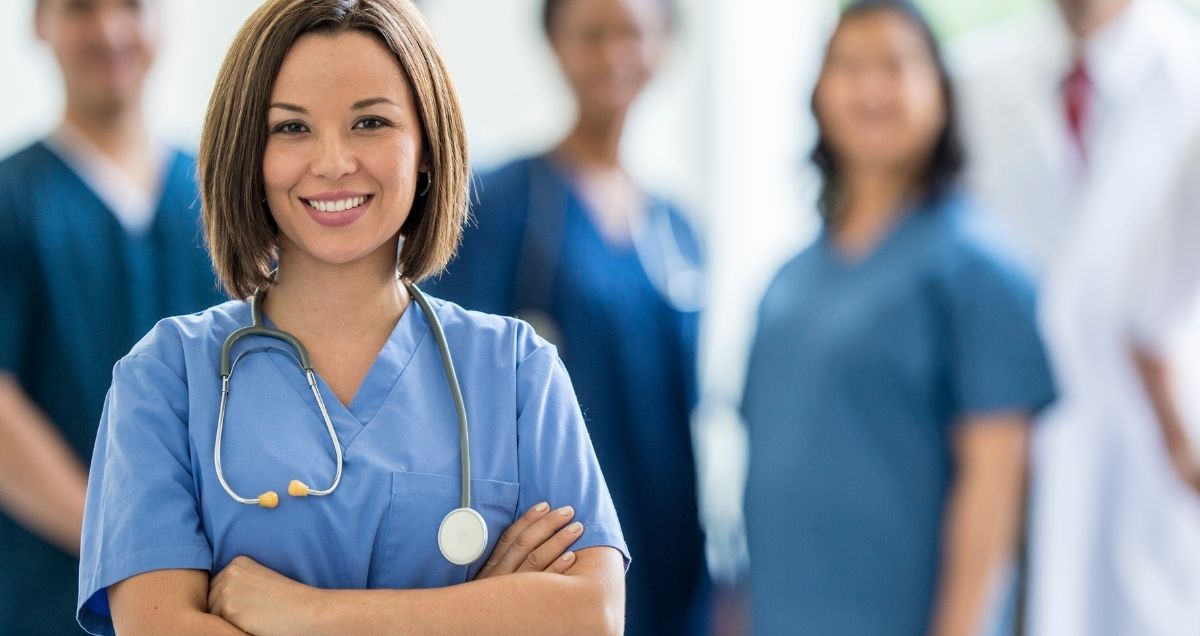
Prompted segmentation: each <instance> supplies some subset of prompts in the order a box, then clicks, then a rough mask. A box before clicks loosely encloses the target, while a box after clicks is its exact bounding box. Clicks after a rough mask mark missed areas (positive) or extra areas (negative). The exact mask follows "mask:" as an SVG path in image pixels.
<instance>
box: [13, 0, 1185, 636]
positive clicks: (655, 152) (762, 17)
mask: <svg viewBox="0 0 1200 636" xmlns="http://www.w3.org/2000/svg"><path fill="white" fill-rule="evenodd" d="M1174 3H1175V4H1176V5H1178V6H1179V7H1181V8H1182V9H1183V10H1184V11H1187V12H1189V13H1193V14H1195V13H1197V12H1200V0H1174ZM161 4H162V7H163V10H164V12H165V15H166V20H165V33H166V37H165V39H164V41H163V46H162V49H161V52H160V54H159V58H158V62H157V63H156V65H155V67H154V69H153V71H152V75H151V79H150V83H149V86H148V90H147V94H146V99H147V104H148V109H147V112H148V115H149V118H150V120H151V123H152V125H153V127H154V129H155V131H156V132H157V133H159V134H160V135H161V136H162V137H163V138H164V139H166V140H168V141H170V142H172V143H174V144H177V145H179V146H181V147H182V148H184V149H187V150H190V151H194V150H195V148H196V145H197V143H198V135H199V130H200V126H201V123H202V119H203V116H204V111H205V106H206V102H207V99H208V94H209V91H210V89H211V86H212V83H213V80H214V78H215V76H216V73H217V70H218V67H219V65H220V63H221V60H222V57H223V55H224V52H225V50H226V48H227V47H228V45H229V43H230V41H231V40H232V38H233V35H234V33H235V31H236V29H237V28H238V27H239V26H240V25H241V23H242V22H243V20H244V19H245V17H246V16H247V15H248V14H249V13H250V12H251V10H252V9H253V8H254V7H255V6H256V3H254V2H250V1H248V0H205V1H204V2H196V1H193V0H162V2H161ZM420 4H421V5H422V8H423V9H424V10H425V11H426V13H427V15H428V18H429V20H430V22H431V24H432V26H433V28H434V30H435V32H436V33H437V35H438V37H439V39H440V42H441V45H442V48H443V52H444V53H445V55H446V57H447V59H448V62H449V65H450V67H451V69H452V71H453V74H454V78H455V81H456V84H457V87H458V89H459V91H460V93H459V95H460V97H461V99H462V102H463V106H464V108H465V114H466V121H467V125H468V131H469V138H470V144H471V153H472V158H473V162H474V163H475V166H476V168H477V169H479V170H481V171H484V170H487V169H489V168H492V167H495V166H498V165H501V164H503V163H505V162H506V161H508V160H511V159H513V158H515V157H519V156H524V155H528V154H531V153H535V152H541V151H543V150H545V149H546V148H548V147H550V146H552V145H553V144H554V143H555V142H556V141H557V140H559V139H560V138H561V137H562V136H563V135H564V134H565V133H566V132H567V131H568V129H569V128H570V127H571V124H572V122H573V118H574V105H573V101H572V99H571V96H570V94H569V92H568V90H567V87H566V85H565V84H564V82H563V79H562V76H561V74H560V72H559V69H558V66H557V65H556V64H555V61H554V58H553V56H552V53H551V50H550V47H549V45H548V44H547V42H546V38H545V37H544V36H543V34H542V31H541V24H540V11H541V2H540V0H423V1H422V2H420ZM677 4H678V6H679V8H680V11H681V22H680V25H679V30H678V34H677V37H676V38H675V41H674V42H673V44H672V45H671V48H670V50H669V53H668V56H667V59H666V61H665V63H664V65H663V67H662V69H661V71H660V72H659V73H658V75H657V76H656V78H655V79H654V80H653V82H652V83H651V85H650V86H649V87H648V89H647V90H646V91H645V93H644V94H643V96H642V97H641V98H640V99H639V100H638V102H637V104H636V107H635V109H634V111H633V114H632V117H631V120H630V122H629V128H628V132H627V135H626V137H625V140H624V143H623V146H622V157H623V159H624V161H625V165H626V166H627V167H628V168H629V169H630V170H631V171H632V172H633V174H634V175H636V178H637V180H638V181H639V182H641V183H645V184H651V185H652V187H653V188H654V189H655V190H656V191H658V192H661V193H664V194H666V195H668V196H669V197H671V198H672V199H673V200H674V201H675V202H677V203H678V204H679V207H680V209H681V210H682V211H683V213H684V214H685V215H686V216H687V217H688V219H689V220H690V221H691V222H692V223H693V225H694V226H695V228H696V230H697V232H698V234H699V236H700V237H701V240H702V243H703V246H704V249H705V252H706V254H707V262H708V267H709V272H710V273H709V275H710V279H709V280H710V287H709V291H710V297H711V299H712V302H711V304H710V306H709V307H708V309H707V310H706V311H705V313H704V314H703V317H702V320H701V339H700V349H699V351H700V365H699V368H700V388H701V391H700V396H701V397H700V401H699V405H698V407H697V408H696V411H695V414H694V417H693V429H694V433H695V436H694V440H695V441H694V444H695V448H696V455H697V464H698V466H697V472H698V475H699V483H700V486H699V491H700V507H701V519H702V522H703V526H704V528H705V530H706V532H707V540H708V545H707V548H706V553H707V557H708V568H709V571H710V573H711V574H712V576H713V579H714V581H716V583H717V585H718V587H719V588H721V589H723V590H733V592H730V594H731V596H730V598H729V599H726V600H727V601H728V606H725V605H722V606H721V608H720V609H719V611H718V612H717V616H716V618H714V619H713V620H714V621H715V622H716V623H717V624H718V625H720V626H719V627H718V628H715V631H716V632H722V631H724V633H742V632H743V631H744V629H745V627H744V618H745V614H746V611H747V610H746V609H745V607H744V605H740V603H744V601H740V600H738V593H737V592H736V590H738V589H740V584H741V582H742V581H743V579H744V573H745V572H746V570H747V568H748V567H750V564H749V562H748V556H747V548H746V542H745V531H744V525H743V521H742V510H743V503H742V493H743V490H744V487H745V475H746V470H747V468H746V465H747V449H748V442H747V438H746V434H745V430H744V428H743V425H742V421H741V418H740V416H739V414H738V405H739V402H740V400H741V394H742V387H743V383H744V381H745V374H746V364H747V359H748V356H749V351H750V347H751V341H752V338H753V335H754V329H755V325H756V320H757V314H758V307H759V303H760V300H761V298H762V296H763V293H764V291H765V289H766V286H767V284H768V283H769V281H770V280H771V278H772V276H773V275H774V274H775V272H776V271H777V270H778V269H779V267H780V266H781V265H782V264H783V263H784V262H785V261H786V260H788V259H789V258H791V257H792V256H794V255H795V254H796V253H797V252H798V251H800V250H801V249H802V248H803V247H804V246H806V245H808V244H809V243H810V242H811V241H812V240H813V238H814V236H816V235H817V232H818V230H819V228H820V218H819V215H818V213H817V198H818V194H819V191H820V185H821V181H820V176H819V174H818V173H817V171H816V170H815V168H814V167H813V166H812V165H811V164H810V162H809V161H808V155H809V153H810V151H811V149H812V147H813V145H814V143H815V142H816V138H817V129H816V123H815V121H814V119H813V116H812V113H811V108H810V100H811V94H812V90H813V86H814V83H815V81H816V78H817V75H818V72H819V71H820V66H821V61H822V56H823V54H824V52H825V47H826V44H827V42H828V38H829V36H830V33H831V32H832V30H833V28H834V26H835V25H836V23H837V19H838V15H839V9H840V6H839V4H838V3H837V2H834V1H832V0H829V1H825V0H754V1H750V2H747V1H744V0H679V2H678V3H677ZM917 4H918V5H919V6H920V7H921V9H923V10H924V11H925V12H926V15H927V17H928V18H929V19H930V21H931V22H932V24H933V26H934V28H935V30H936V33H937V35H938V37H939V39H940V40H941V41H942V42H943V44H946V45H948V47H949V48H948V49H947V53H948V56H949V64H950V66H951V68H952V69H954V68H958V67H959V66H960V65H968V64H971V63H972V61H973V60H975V59H977V58H978V57H979V56H980V55H981V53H980V50H979V49H980V45H979V43H980V42H984V43H986V41H987V39H986V34H987V33H990V32H993V31H994V30H996V29H998V28H1003V27H1004V26H1005V25H1012V24H1019V23H1021V22H1022V21H1025V20H1030V19H1032V16H1036V15H1040V14H1042V13H1045V12H1046V11H1048V10H1050V9H1051V8H1052V7H1053V4H1052V3H1051V2H1050V0H971V1H969V2H962V1H961V0H923V1H921V2H918V3H917ZM33 5H34V3H33V2H32V0H0V80H2V82H3V86H4V87H5V91H4V92H5V94H6V97H7V98H6V99H3V100H0V156H6V155H8V154H10V153H11V152H14V151H16V150H18V149H19V148H21V147H23V146H24V145H26V144H28V143H29V142H31V141H32V140H35V139H38V138H41V137H43V136H45V135H46V134H48V133H50V132H51V131H52V130H53V129H54V127H55V126H56V125H57V123H58V121H59V118H60V116H61V110H62V99H63V96H62V87H61V86H60V82H59V73H58V71H57V67H56V65H55V63H54V60H53V58H52V57H51V56H50V54H49V52H48V51H47V50H46V49H45V47H44V46H42V45H41V44H40V43H39V42H38V40H37V38H36V37H35V35H34V31H33V27H32V23H33V11H34V8H33ZM977 34H985V35H977ZM985 48H986V47H985ZM983 55H984V56H985V57H986V51H985V52H984V53H983ZM1191 72H1192V73H1193V77H1194V81H1195V82H1196V83H1197V84H1200V73H1197V71H1196V67H1193V68H1192V69H1191ZM1196 213H1197V214H1200V210H1197V211H1196ZM1196 249H1200V246H1197V248H1196ZM1189 338H1190V339H1185V342H1190V343H1191V344H1188V345H1186V346H1190V347H1194V349H1193V350H1194V351H1200V347H1198V346H1197V344H1196V343H1197V342H1198V341H1200V338H1197V337H1196V335H1195V333H1194V330H1193V333H1192V334H1191V335H1190V336H1189ZM1181 346H1182V345H1181ZM1184 357H1185V358H1186V356H1184ZM1191 359H1193V360H1196V361H1197V362H1196V363H1195V364H1196V365H1198V366H1200V356H1194V357H1192V358H1191ZM1197 371H1200V368H1197V369H1192V370H1191V371H1188V370H1186V369H1185V371H1184V372H1183V373H1182V374H1181V376H1182V377H1193V378H1196V377H1200V373H1197ZM1189 374H1190V376H1189ZM1184 386H1186V387H1187V389H1186V390H1184V391H1181V395H1182V397H1183V401H1184V402H1185V403H1187V404H1188V406H1187V409H1189V411H1188V412H1189V413H1190V414H1192V415H1190V416H1189V417H1190V419H1191V421H1193V422H1194V421H1200V420H1198V419H1197V418H1196V417H1195V414H1200V408H1198V407H1200V390H1197V388H1196V387H1197V386H1198V385H1194V384H1191V385H1187V384H1185V385H1184ZM1197 539H1198V540H1200V538H1197ZM723 602H724V601H723ZM1195 610H1196V613H1197V615H1198V616H1200V607H1196V608H1195Z"/></svg>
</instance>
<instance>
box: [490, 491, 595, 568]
mask: <svg viewBox="0 0 1200 636" xmlns="http://www.w3.org/2000/svg"><path fill="white" fill-rule="evenodd" d="M574 516H575V509H574V508H572V507H571V506H564V507H562V508H559V509H558V510H555V511H553V512H552V511H551V510H550V504H548V503H546V502H542V503H540V504H538V505H536V506H534V507H532V508H530V509H529V510H528V511H527V512H526V513H525V514H523V515H521V517H520V518H519V519H517V520H516V522H514V523H513V524H512V525H511V526H509V527H508V529H507V530H505V531H504V534H502V535H500V540H499V541H498V542H497V543H496V547H495V548H494V549H493V550H492V554H491V556H489V557H488V560H487V563H485V564H484V565H483V568H482V569H481V570H479V574H477V575H475V580H477V581H478V580H481V579H486V578H490V577H494V576H503V575H505V574H514V573H517V572H553V573H557V574H565V573H566V572H567V570H570V569H571V566H572V565H575V553H574V552H570V551H568V548H570V547H571V545H572V544H574V543H575V542H576V541H578V540H579V537H581V536H583V524H582V523H579V522H578V521H577V522H575V523H571V524H570V525H567V524H568V522H570V521H571V519H572V518H573V517H574ZM564 526H566V527H564Z"/></svg>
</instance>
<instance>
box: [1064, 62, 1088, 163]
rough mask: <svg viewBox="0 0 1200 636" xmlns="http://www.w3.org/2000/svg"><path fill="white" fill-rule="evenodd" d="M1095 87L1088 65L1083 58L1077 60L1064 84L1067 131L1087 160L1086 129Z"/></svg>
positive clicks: (1081, 154)
mask: <svg viewBox="0 0 1200 636" xmlns="http://www.w3.org/2000/svg"><path fill="white" fill-rule="evenodd" d="M1094 89H1095V87H1094V86H1093V85H1092V78H1091V76H1090V75H1089V74H1088V70H1087V64H1085V63H1084V61H1083V58H1078V59H1076V60H1075V64H1074V66H1072V67H1071V72H1070V73H1068V74H1067V79H1066V81H1064V82H1063V97H1064V101H1065V106H1066V110H1067V113H1066V114H1067V130H1068V132H1070V133H1071V141H1072V142H1074V143H1075V147H1076V148H1077V149H1078V150H1079V154H1080V156H1083V157H1084V158H1085V159H1086V158H1087V147H1086V143H1085V142H1084V128H1085V127H1086V125H1087V119H1088V112H1089V110H1090V109H1091V105H1092V94H1093V92H1094Z"/></svg>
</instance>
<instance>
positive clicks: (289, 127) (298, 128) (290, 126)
mask: <svg viewBox="0 0 1200 636" xmlns="http://www.w3.org/2000/svg"><path fill="white" fill-rule="evenodd" d="M274 132H279V133H283V134H285V135H297V134H300V133H303V132H308V126H305V125H304V124H302V123H300V122H298V121H288V122H284V123H282V124H279V125H278V126H276V127H275V130H274Z"/></svg>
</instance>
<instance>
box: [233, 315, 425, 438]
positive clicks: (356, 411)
mask: <svg viewBox="0 0 1200 636" xmlns="http://www.w3.org/2000/svg"><path fill="white" fill-rule="evenodd" d="M248 309H249V307H248V303H247V312H246V313H247V316H248V315H249V310H248ZM434 310H435V311H436V307H435V308H434ZM263 322H264V324H266V325H268V326H270V327H272V328H275V325H274V323H272V322H271V321H270V319H269V318H268V317H267V316H266V314H264V315H263ZM429 330H430V329H429V322H428V320H427V319H426V318H425V315H424V314H423V313H422V312H421V308H420V307H419V306H418V305H417V303H416V301H412V302H410V303H409V306H408V307H407V308H406V309H405V310H404V313H403V314H401V315H400V320H398V321H397V322H396V326H395V327H394V328H393V329H392V333H391V334H390V335H389V336H388V339H387V341H386V342H385V343H384V345H383V347H382V348H381V349H380V351H379V354H378V355H377V356H376V357H375V361H374V362H372V363H371V367H370V368H369V369H368V370H367V374H366V376H364V377H363V380H362V383H361V384H359V386H358V391H357V392H355V394H354V398H353V399H352V400H351V401H350V404H349V406H347V405H345V404H343V403H342V401H341V400H340V399H338V397H337V396H336V395H334V393H333V389H332V388H330V386H329V383H327V382H326V381H325V380H324V378H322V377H321V375H320V373H318V372H317V371H316V370H315V369H314V370H313V375H314V376H315V377H316V380H317V390H319V391H320V392H321V399H322V400H323V401H324V402H325V408H326V410H327V411H328V412H329V418H330V420H331V421H332V422H333V423H334V426H335V428H339V429H342V428H348V429H349V430H339V431H338V436H339V438H340V439H341V441H342V446H343V449H349V447H350V444H351V442H353V440H354V438H355V437H356V436H357V435H358V433H359V432H360V431H361V430H362V429H363V428H365V427H366V426H367V425H368V424H370V423H371V421H372V420H373V419H374V418H375V414H376V413H378V412H379V409H380V407H382V406H383V403H384V402H385V401H387V398H388V396H389V395H391V393H392V391H393V390H395V386H396V384H397V383H398V382H399V380H400V377H401V376H402V375H404V371H405V369H407V368H408V364H409V362H411V361H412V359H413V356H415V355H416V352H417V349H418V348H419V347H420V346H421V342H422V341H423V340H424V339H425V334H427V333H429ZM259 338H262V337H261V336H260V337H256V339H259ZM274 342H276V343H277V342H278V341H274ZM275 346H283V345H275ZM268 357H270V356H268ZM270 358H271V362H272V363H273V364H274V365H275V367H276V369H278V371H279V373H280V375H281V376H283V377H285V378H287V381H288V383H289V384H290V385H291V386H292V388H293V389H295V390H296V392H297V393H298V394H299V395H300V396H301V398H302V399H303V400H304V402H305V403H306V404H308V405H309V408H310V409H311V410H312V411H313V413H314V414H316V415H317V416H318V417H319V416H320V409H319V408H318V407H317V404H316V402H315V401H314V400H312V399H311V398H312V390H311V389H309V387H308V381H307V380H306V379H305V376H304V374H303V373H301V372H300V370H299V369H292V368H284V367H281V366H280V364H279V361H278V360H277V359H276V358H275V357H270ZM339 422H347V423H348V424H353V425H354V426H351V427H340V426H338V423H339Z"/></svg>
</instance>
